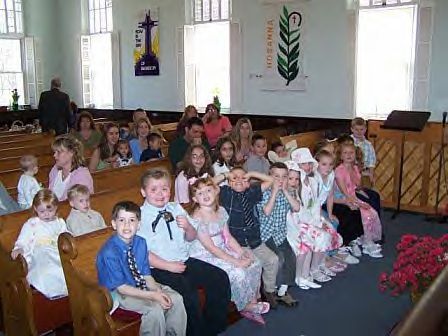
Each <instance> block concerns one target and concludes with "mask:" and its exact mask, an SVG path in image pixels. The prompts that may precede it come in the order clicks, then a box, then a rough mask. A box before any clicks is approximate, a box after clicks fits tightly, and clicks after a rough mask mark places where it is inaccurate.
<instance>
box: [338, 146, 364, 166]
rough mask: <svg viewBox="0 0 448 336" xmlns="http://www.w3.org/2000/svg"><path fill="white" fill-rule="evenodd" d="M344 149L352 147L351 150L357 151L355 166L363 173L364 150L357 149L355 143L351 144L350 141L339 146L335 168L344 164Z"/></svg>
mask: <svg viewBox="0 0 448 336" xmlns="http://www.w3.org/2000/svg"><path fill="white" fill-rule="evenodd" d="M344 147H351V148H353V150H354V151H355V164H356V165H357V166H358V169H359V170H360V171H362V169H363V168H364V158H363V152H362V149H361V148H359V147H357V146H355V144H354V143H353V142H349V141H346V142H343V143H341V144H340V145H339V147H338V151H337V154H336V164H335V166H339V165H340V164H341V163H342V157H341V154H342V149H343V148H344Z"/></svg>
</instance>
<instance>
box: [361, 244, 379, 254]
mask: <svg viewBox="0 0 448 336" xmlns="http://www.w3.org/2000/svg"><path fill="white" fill-rule="evenodd" d="M381 249H382V248H381V246H380V245H377V244H374V243H370V244H366V245H363V246H362V252H363V253H364V254H368V253H366V252H364V251H369V252H381Z"/></svg>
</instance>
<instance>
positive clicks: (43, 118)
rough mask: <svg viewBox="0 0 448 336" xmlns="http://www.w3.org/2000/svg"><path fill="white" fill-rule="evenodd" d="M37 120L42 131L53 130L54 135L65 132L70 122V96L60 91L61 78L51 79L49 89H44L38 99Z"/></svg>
mask: <svg viewBox="0 0 448 336" xmlns="http://www.w3.org/2000/svg"><path fill="white" fill-rule="evenodd" d="M39 120H40V123H41V125H42V131H43V132H48V131H49V130H54V131H55V133H56V135H60V134H65V133H67V129H68V124H69V122H70V98H69V97H68V95H67V94H66V93H64V92H62V91H61V80H60V79H59V78H53V79H52V80H51V90H49V91H44V92H42V94H41V95H40V99H39Z"/></svg>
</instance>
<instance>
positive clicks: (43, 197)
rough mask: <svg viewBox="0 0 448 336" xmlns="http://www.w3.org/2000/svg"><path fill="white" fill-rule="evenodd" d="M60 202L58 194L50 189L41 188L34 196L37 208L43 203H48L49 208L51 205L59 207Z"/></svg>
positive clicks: (34, 206)
mask: <svg viewBox="0 0 448 336" xmlns="http://www.w3.org/2000/svg"><path fill="white" fill-rule="evenodd" d="M58 203H59V201H58V198H57V196H56V194H55V193H54V192H52V191H51V190H50V189H41V190H39V191H38V192H37V194H36V195H35V196H34V198H33V208H37V207H38V206H39V205H41V204H46V205H47V208H49V207H50V206H54V207H56V208H57V206H58Z"/></svg>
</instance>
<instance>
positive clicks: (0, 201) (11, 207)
mask: <svg viewBox="0 0 448 336" xmlns="http://www.w3.org/2000/svg"><path fill="white" fill-rule="evenodd" d="M20 210H21V209H20V207H19V205H18V204H17V202H16V201H14V200H13V199H12V198H11V196H9V194H8V191H7V190H6V188H5V187H4V186H3V183H1V182H0V216H2V215H7V214H9V213H12V212H16V211H20Z"/></svg>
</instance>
